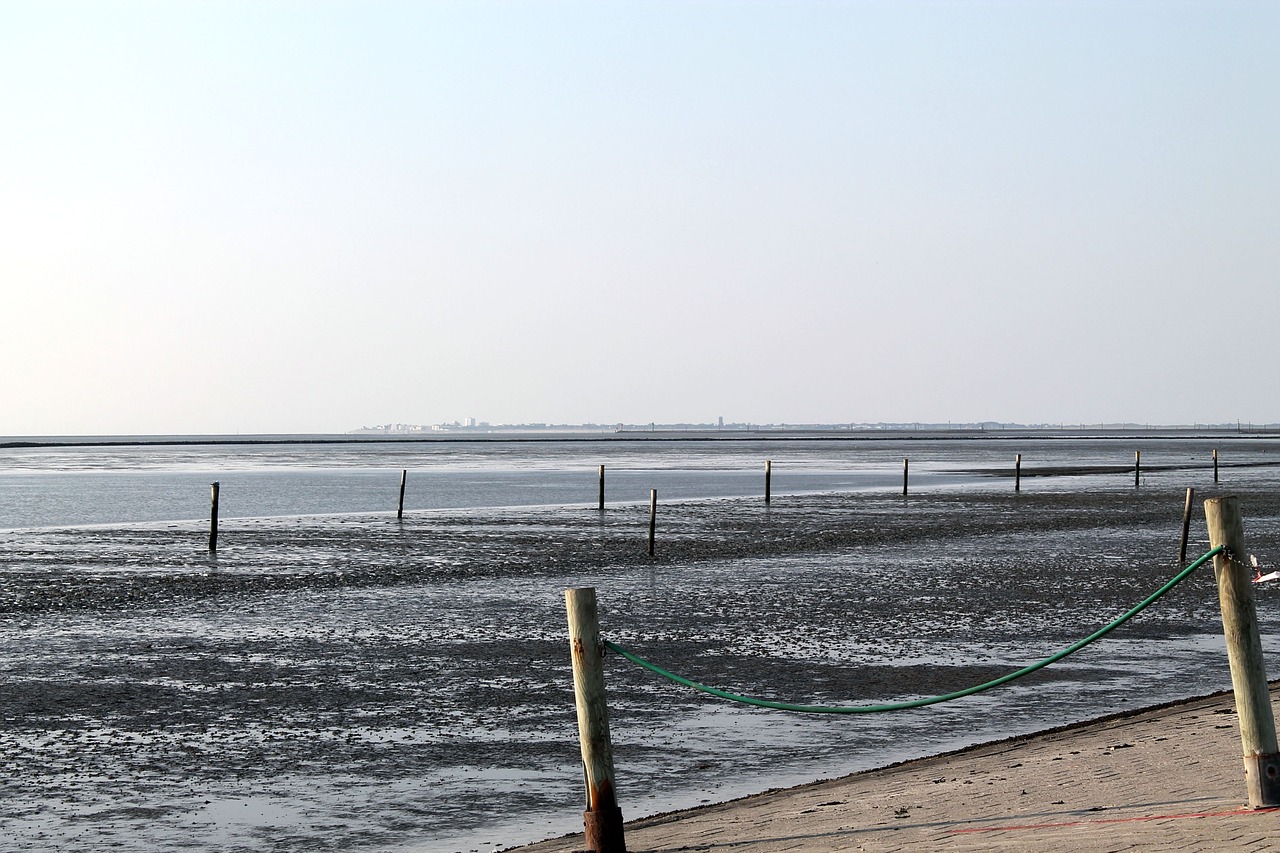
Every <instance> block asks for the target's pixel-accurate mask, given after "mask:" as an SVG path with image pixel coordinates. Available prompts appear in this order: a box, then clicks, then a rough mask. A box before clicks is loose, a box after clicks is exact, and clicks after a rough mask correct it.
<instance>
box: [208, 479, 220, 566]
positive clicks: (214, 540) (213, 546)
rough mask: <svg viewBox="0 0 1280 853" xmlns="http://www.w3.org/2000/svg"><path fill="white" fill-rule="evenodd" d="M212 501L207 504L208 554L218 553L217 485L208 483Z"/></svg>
mask: <svg viewBox="0 0 1280 853" xmlns="http://www.w3.org/2000/svg"><path fill="white" fill-rule="evenodd" d="M209 487H210V490H211V491H212V493H213V495H212V499H211V501H210V504H209V553H210V554H216V553H218V488H219V486H218V483H216V482H215V483H210V484H209Z"/></svg>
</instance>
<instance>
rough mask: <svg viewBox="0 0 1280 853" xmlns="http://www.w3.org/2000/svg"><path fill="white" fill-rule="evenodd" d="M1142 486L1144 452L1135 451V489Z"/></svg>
mask: <svg viewBox="0 0 1280 853" xmlns="http://www.w3.org/2000/svg"><path fill="white" fill-rule="evenodd" d="M1140 485H1142V451H1141V450H1135V451H1133V487H1134V488H1135V489H1136V488H1138V486H1140Z"/></svg>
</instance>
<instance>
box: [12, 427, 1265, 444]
mask: <svg viewBox="0 0 1280 853" xmlns="http://www.w3.org/2000/svg"><path fill="white" fill-rule="evenodd" d="M1278 437H1280V426H1276V425H1271V424H1267V425H1263V426H1256V427H1241V428H1226V427H1222V428H1202V427H1131V428H1117V429H1099V428H1092V429H1091V428H1088V427H1086V428H1084V429H1079V428H1056V427H1055V428H1049V427H1044V428H1037V427H1017V428H1008V429H977V428H971V427H964V428H954V429H937V428H921V429H880V428H874V427H871V428H860V429H853V430H850V429H847V428H838V429H837V428H831V429H784V428H767V429H759V430H737V429H735V430H732V431H729V430H715V429H711V430H679V429H665V430H664V429H661V428H658V429H653V430H640V429H636V430H628V429H624V430H620V431H610V432H599V431H589V430H585V429H584V430H583V431H574V430H571V429H565V430H563V431H561V430H545V431H535V430H530V431H519V430H511V431H507V430H493V431H487V432H479V431H476V432H471V431H468V432H466V433H461V432H456V433H438V434H433V435H425V436H418V435H378V434H362V435H352V434H348V433H344V434H336V435H335V434H324V433H317V434H295V435H291V434H281V435H271V434H263V435H244V436H240V435H189V436H182V435H174V436H165V435H138V436H12V437H7V438H6V437H0V449H24V448H42V447H189V446H209V445H246V446H252V445H339V444H353V445H354V444H446V443H464V444H465V443H512V444H515V443H534V442H543V443H545V442H583V443H586V442H628V441H630V442H655V441H660V442H679V441H683V442H691V441H755V442H770V441H775V442H787V441H831V442H839V441H847V442H866V441H912V440H919V441H968V440H973V439H994V440H1015V439H1053V440H1060V439H1077V440H1078V439H1087V440H1138V439H1146V440H1149V439H1166V440H1176V439H1213V438H1216V439H1230V440H1238V439H1252V438H1278Z"/></svg>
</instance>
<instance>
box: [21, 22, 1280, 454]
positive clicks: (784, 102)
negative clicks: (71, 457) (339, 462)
mask: <svg viewBox="0 0 1280 853" xmlns="http://www.w3.org/2000/svg"><path fill="white" fill-rule="evenodd" d="M1277 32H1280V4H1269V3H1251V2H1232V0H1222V2H1216V1H1215V2H1197V0H1190V2H1178V3H1011V2H1000V0H974V2H965V3H955V2H941V0H939V2H929V0H922V2H913V3H901V2H880V1H879V0H867V2H859V3H828V2H817V0H814V2H804V0H799V2H792V1H791V0H788V2H782V0H762V2H753V3H738V4H726V3H719V2H711V0H705V1H704V0H689V2H681V3H650V2H628V0H619V2H610V3H602V4H591V3H580V2H569V0H565V1H564V2H550V0H531V2H524V3H505V2H488V1H487V0H474V2H447V0H442V2H432V3H421V2H408V0H404V1H403V2H402V1H401V0H386V2H378V3H351V2H343V0H315V2H308V3H299V2H288V1H287V0H286V2H274V3H249V2H238V3H237V2H229V3H162V2H154V0H101V2H87V0H68V2H59V3H46V2H36V0H13V2H7V3H4V4H2V5H0V75H3V78H4V79H6V80H8V81H10V85H8V86H5V87H2V88H0V109H3V112H4V115H5V117H6V127H7V128H8V129H9V132H8V133H6V134H3V135H0V228H2V229H3V233H4V235H5V239H4V240H0V270H2V271H3V277H4V294H5V301H4V305H5V310H4V333H3V334H0V360H2V361H3V363H4V364H5V365H6V369H5V370H4V371H3V372H2V373H0V399H3V401H4V402H3V405H0V435H86V434H95V435H112V434H226V435H230V434H235V433H241V434H249V433H265V434H270V433H277V434H280V433H342V432H345V431H347V430H350V429H352V428H353V427H354V425H356V424H360V423H362V422H363V421H365V420H367V419H368V417H369V416H370V413H386V414H385V415H382V417H384V418H387V419H391V418H392V417H394V418H399V419H404V420H405V421H406V422H413V423H420V424H437V423H445V422H450V421H453V420H454V419H455V418H456V417H457V416H456V414H455V413H458V412H471V413H475V414H476V415H477V416H480V417H482V418H483V419H487V420H488V421H490V422H494V423H498V422H505V423H549V422H553V421H562V422H568V423H573V422H578V423H590V422H602V423H607V422H609V421H610V420H613V421H615V422H619V421H620V422H626V423H648V422H664V421H665V422H679V421H681V420H683V419H684V418H686V417H687V416H688V413H689V412H702V411H710V412H723V413H733V414H732V416H730V415H728V414H726V419H729V418H730V417H731V419H732V420H733V421H734V422H742V423H767V422H771V421H777V420H778V419H779V418H780V417H787V418H793V419H795V421H796V422H803V423H851V422H857V423H876V422H884V423H912V422H916V421H919V422H945V421H946V420H948V419H950V420H953V421H955V422H977V421H981V420H988V419H992V420H995V421H999V422H1020V423H1103V422H1107V423H1118V422H1124V421H1130V422H1137V423H1153V424H1193V423H1206V422H1208V423H1234V422H1236V421H1237V420H1239V421H1242V422H1245V423H1248V422H1255V423H1264V422H1277V421H1280V399H1277V395H1276V394H1275V393H1274V388H1275V385H1276V383H1275V380H1274V378H1273V377H1272V375H1271V374H1272V372H1273V367H1274V364H1275V360H1276V359H1275V355H1274V352H1275V349H1276V339H1277V328H1276V326H1277V318H1280V281H1277V271H1278V270H1280V241H1277V240H1276V237H1275V235H1276V234H1277V233H1280V158H1277V157H1276V156H1275V140H1276V139H1277V138H1280V111H1277V110H1275V109H1273V108H1272V106H1271V105H1272V104H1274V102H1275V92H1274V89H1275V81H1276V80H1277V79H1280V51H1277V50H1276V49H1275V34H1276V33H1277Z"/></svg>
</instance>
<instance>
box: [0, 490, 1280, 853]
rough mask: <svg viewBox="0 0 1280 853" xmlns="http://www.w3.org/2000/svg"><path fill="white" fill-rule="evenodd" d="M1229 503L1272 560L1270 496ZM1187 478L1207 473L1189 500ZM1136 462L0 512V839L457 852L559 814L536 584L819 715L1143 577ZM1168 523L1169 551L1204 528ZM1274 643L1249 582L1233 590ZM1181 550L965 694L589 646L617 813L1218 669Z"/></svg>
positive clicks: (1167, 493) (1151, 535)
mask: <svg viewBox="0 0 1280 853" xmlns="http://www.w3.org/2000/svg"><path fill="white" fill-rule="evenodd" d="M1271 476H1273V474H1272V473H1268V472H1261V473H1259V474H1258V475H1257V476H1255V477H1254V478H1253V479H1251V480H1249V481H1248V482H1245V483H1243V484H1236V485H1235V486H1233V488H1232V491H1233V492H1236V493H1239V494H1240V495H1241V497H1242V499H1243V501H1244V507H1245V516H1246V525H1247V535H1248V539H1249V542H1250V546H1251V549H1252V550H1254V551H1255V552H1256V553H1258V554H1259V556H1260V557H1262V558H1263V560H1264V562H1275V560H1274V558H1275V557H1276V556H1280V487H1277V486H1276V485H1275V484H1274V483H1272V482H1270V480H1269V479H1268V478H1269V477H1271ZM1205 491H1206V492H1208V491H1209V490H1208V489H1207V488H1206V489H1205ZM1182 500H1183V492H1182V486H1181V485H1180V484H1175V482H1174V481H1173V479H1172V477H1171V478H1170V479H1169V481H1168V482H1161V481H1159V480H1157V481H1155V482H1152V483H1149V484H1147V485H1144V487H1143V488H1141V489H1133V488H1129V487H1122V486H1119V485H1116V484H1114V483H1109V484H1096V483H1090V484H1085V485H1082V486H1081V487H1080V488H1059V489H1056V490H1054V491H1053V492H1042V493H1035V492H1029V491H1024V493H1022V494H1021V495H1014V494H1012V493H1011V491H1010V490H1009V489H1008V484H1007V483H1003V482H1002V483H999V484H998V485H996V486H991V487H985V488H965V489H954V490H939V491H935V492H926V493H920V494H913V495H911V496H910V497H908V498H906V499H903V498H902V497H901V496H900V495H896V494H884V493H881V494H810V495H799V496H786V495H780V496H777V497H775V500H774V502H773V503H772V504H771V505H770V506H768V507H765V506H764V505H763V503H762V502H761V501H759V500H758V499H720V500H706V501H689V502H682V503H673V504H669V505H664V506H661V507H660V510H659V525H658V526H659V541H658V551H657V555H656V557H655V558H653V559H652V560H651V559H649V558H648V557H647V556H646V554H645V542H644V536H645V530H646V512H647V509H646V508H645V507H642V506H638V505H634V506H613V507H610V509H609V510H608V511H607V512H605V513H604V514H603V515H602V514H600V513H598V512H596V511H595V510H594V509H584V508H583V507H581V506H579V507H568V508H554V507H552V508H545V507H544V508H530V509H515V510H511V509H508V510H484V511H443V512H423V513H411V514H409V515H408V516H406V518H405V520H404V521H403V523H397V522H396V520H395V519H394V516H388V515H387V514H370V515H336V516H305V517H295V518H277V519H243V520H235V521H232V522H228V523H225V524H224V525H223V528H222V535H221V537H220V551H219V554H218V555H217V557H216V558H211V557H210V556H209V555H208V554H207V553H205V552H204V551H203V550H202V549H203V542H202V537H201V531H200V529H199V526H193V525H190V524H186V525H184V524H177V523H151V524H138V525H120V526H110V527H93V528H65V529H39V530H10V531H0V672H2V673H3V679H4V690H3V691H2V692H0V720H2V721H3V729H2V730H0V762H2V763H3V766H4V772H3V779H2V781H0V833H2V834H3V835H4V836H5V837H6V839H10V840H8V841H7V842H6V846H7V847H9V848H11V849H14V850H103V849H119V850H135V851H140V850H170V849H181V850H199V851H206V850H207V851H212V850H245V851H256V850H311V849H318V848H323V849H336V850H353V851H354V850H401V849H406V850H431V851H449V850H489V849H492V848H493V847H495V846H501V845H508V844H515V843H519V842H522V841H533V840H536V839H538V838H543V837H548V836H551V835H556V834H560V833H564V832H569V831H572V830H574V829H576V828H578V827H580V812H581V802H580V799H581V786H580V771H579V769H578V757H577V743H576V728H575V724H574V720H573V700H572V695H571V684H570V677H569V672H568V655H567V650H566V649H565V640H564V627H563V625H564V615H563V590H564V589H565V588H566V587H570V586H584V585H590V586H595V587H597V589H598V590H599V598H600V604H601V621H602V626H603V630H604V632H605V634H606V636H607V637H608V638H609V639H611V640H613V641H615V642H617V643H620V644H621V645H623V646H625V647H627V648H630V649H632V650H633V651H636V652H638V653H639V654H642V655H644V656H645V657H648V658H650V659H651V660H654V661H655V662H657V663H660V664H661V665H663V666H665V667H667V668H669V669H672V670H674V671H677V672H680V673H681V674H684V675H687V676H689V677H691V678H694V679H697V680H700V681H705V682H708V683H711V684H714V685H716V686H718V687H722V688H725V689H728V690H733V691H736V692H741V693H746V694H751V695H758V696H764V697H767V698H774V699H782V700H790V701H802V702H810V703H830V704H853V703H860V702H880V701H889V700H893V699H901V698H910V697H914V696H920V695H930V694H934V693H941V692H947V691H950V690H954V689H958V688H961V687H965V686H968V685H970V684H972V683H974V682H977V681H983V680H986V679H988V678H991V677H994V676H995V675H999V674H1003V673H1004V672H1006V671H1008V670H1009V669H1012V668H1017V667H1020V666H1023V665H1025V664H1027V663H1030V662H1032V661H1034V660H1037V659H1039V658H1041V657H1043V656H1045V655H1047V654H1050V653H1052V652H1054V651H1057V650H1058V649H1060V648H1062V647H1063V646H1065V645H1067V644H1069V643H1071V642H1073V641H1074V640H1076V639H1079V638H1080V637H1081V636H1083V635H1084V634H1087V633H1089V632H1090V631H1092V630H1093V629H1094V628H1096V627H1098V626H1100V625H1101V624H1103V623H1105V622H1107V621H1109V620H1110V619H1111V618H1112V617H1114V616H1115V615H1117V614H1118V613H1120V612H1122V611H1123V610H1125V609H1127V608H1128V607H1129V606H1130V605H1132V604H1133V603H1135V602H1137V601H1138V600H1140V599H1141V598H1142V597H1143V596H1145V595H1146V594H1147V593H1149V592H1150V591H1152V590H1153V589H1155V588H1156V587H1157V586H1159V584H1160V583H1161V582H1163V581H1164V580H1165V579H1167V578H1168V577H1169V576H1170V575H1171V574H1172V573H1173V572H1174V570H1175V569H1176V566H1175V565H1174V557H1175V556H1176V551H1177V544H1178V535H1179V533H1180V522H1181V511H1182ZM1202 519H1203V516H1202V515H1201V514H1199V513H1198V511H1197V516H1196V520H1195V523H1194V524H1193V543H1192V548H1191V551H1192V552H1193V553H1197V554H1198V553H1200V552H1201V551H1203V550H1205V548H1207V541H1206V537H1205V534H1204V526H1203V520H1202ZM1259 592H1260V598H1259V609H1260V612H1261V616H1262V619H1263V626H1264V631H1265V632H1267V637H1266V647H1267V649H1268V650H1269V651H1270V652H1271V653H1272V654H1275V653H1276V652H1277V649H1276V648H1275V644H1274V642H1273V638H1274V636H1275V629H1276V628H1277V627H1280V620H1278V619H1277V618H1276V614H1275V609H1276V605H1277V603H1280V599H1277V598H1276V597H1275V595H1276V593H1273V592H1272V591H1271V590H1270V589H1269V588H1261V589H1260V590H1259ZM1216 620H1217V611H1216V600H1215V597H1214V591H1213V585H1212V576H1211V572H1209V571H1207V570H1206V571H1203V572H1201V573H1200V574H1199V575H1197V576H1195V577H1193V578H1192V579H1191V580H1190V581H1188V582H1187V583H1186V584H1184V585H1183V586H1181V587H1179V588H1178V589H1177V590H1176V591H1175V592H1174V593H1172V594H1171V595H1170V596H1168V597H1167V598H1166V599H1165V600H1164V601H1162V602H1161V603H1160V604H1159V605H1157V606H1156V607H1154V608H1152V609H1151V610H1149V611H1147V612H1146V613H1144V614H1142V615H1141V616H1140V617H1138V618H1137V619H1135V620H1134V621H1133V622H1131V623H1130V624H1129V625H1127V626H1126V627H1125V628H1123V629H1121V631H1120V632H1118V633H1117V634H1116V635H1114V638H1109V639H1107V640H1105V641H1103V642H1102V643H1100V644H1098V645H1095V646H1092V647H1090V648H1089V649H1087V650H1085V651H1083V652H1081V653H1080V654H1079V655H1077V656H1074V657H1072V658H1070V659H1068V660H1067V661H1065V662H1063V663H1061V664H1058V665H1056V666H1054V667H1051V668H1049V669H1047V670H1044V671H1042V672H1040V673H1037V674H1036V675H1035V676H1033V677H1031V678H1029V679H1027V680H1026V681H1024V682H1019V683H1018V684H1017V685H1015V686H1011V687H1008V688H1005V689H1002V690H999V691H995V692H991V693H986V694H983V695H981V696H978V697H973V698H970V699H966V700H962V701H960V702H957V703H950V704H947V705H942V706H935V707H933V708H928V709H920V710H917V711H912V712H908V713H903V714H894V715H881V716H876V717H858V718H839V717H836V718H832V717H796V716H789V715H783V714H777V713H772V712H764V711H759V710H752V709H747V708H739V707H735V706H728V705H724V704H721V703H718V702H716V701H714V700H711V699H708V698H706V697H703V696H701V695H700V694H697V693H693V692H691V691H687V690H682V689H679V688H676V687H674V686H672V685H669V684H665V683H662V682H660V681H658V680H657V679H656V678H655V677H654V676H652V675H649V674H647V673H645V672H643V671H641V670H639V669H638V668H636V667H634V666H632V665H630V664H628V663H627V662H625V661H622V660H619V659H617V658H610V659H609V661H608V664H609V670H608V684H609V690H610V699H611V710H612V714H613V728H614V738H615V743H616V752H617V764H618V776H619V785H620V794H621V798H622V805H623V809H624V814H625V815H626V816H627V817H638V816H640V815H641V814H645V813H651V812H657V811H664V810H668V809H672V808H679V807H683V806H687V805H693V804H696V803H698V802H702V801H707V800H714V799H723V798H726V797H729V796H736V795H739V794H744V793H748V792H751V791H758V790H763V789H765V788H768V787H772V786H776V785H782V784H789V783H792V782H800V781H807V780H810V779H815V778H819V777H822V776H829V775H836V774H840V773H846V772H850V771H853V770H857V769H861V768H866V767H872V766H879V765H882V764H885V763H888V762H891V761H894V760H898V759H901V758H905V757H909V756H914V755H923V754H928V753H932V752H937V751H939V750H942V749H947V748H952V747H956V746H959V745H962V744H964V743H970V742H975V741H979V740H986V739H992V738H996V737H1003V736H1007V735H1010V734H1014V733H1018V732H1025V731H1032V730H1035V729H1038V728H1043V727H1047V726H1051V725H1060V724H1063V723H1066V722H1071V721H1074V720H1080V719H1086V718H1089V717H1092V716H1097V715H1099V714H1102V713H1107V712H1110V711H1114V710H1121V709H1124V708H1126V707H1132V706H1136V705H1141V704H1150V703H1154V702H1158V701H1163V700H1167V699H1172V698H1177V697H1180V696H1186V695H1192V694H1196V693H1204V692H1208V691H1210V690H1213V689H1218V688H1221V687H1224V686H1227V685H1229V676H1228V673H1227V669H1226V663H1225V656H1224V654H1223V652H1222V651H1221V641H1220V640H1219V639H1218V631H1219V628H1218V624H1217V621H1216Z"/></svg>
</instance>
